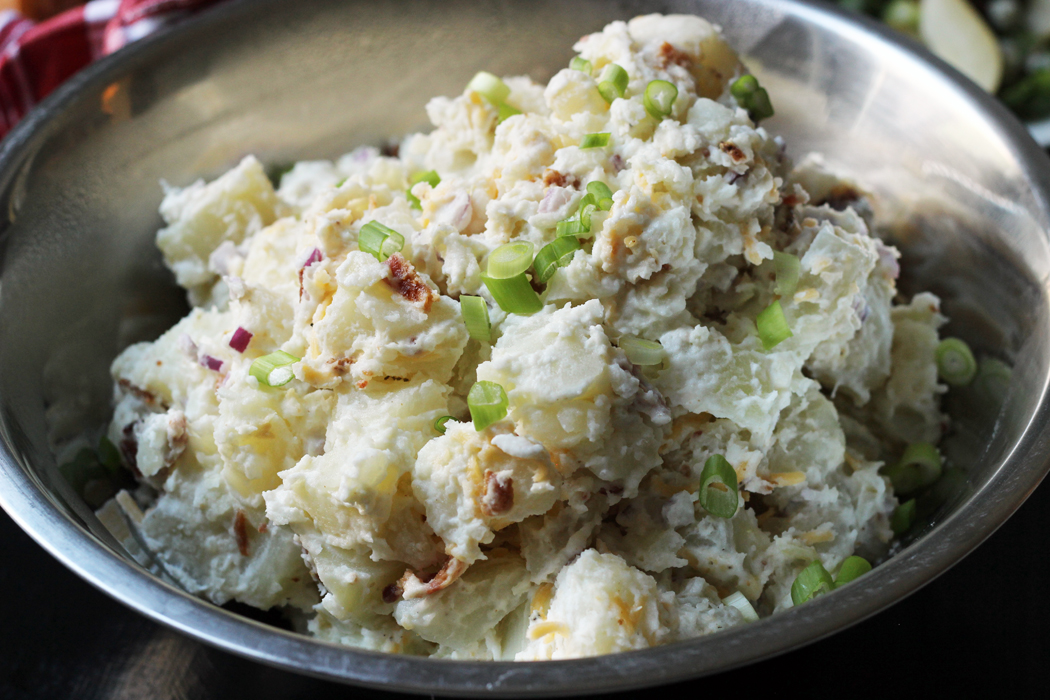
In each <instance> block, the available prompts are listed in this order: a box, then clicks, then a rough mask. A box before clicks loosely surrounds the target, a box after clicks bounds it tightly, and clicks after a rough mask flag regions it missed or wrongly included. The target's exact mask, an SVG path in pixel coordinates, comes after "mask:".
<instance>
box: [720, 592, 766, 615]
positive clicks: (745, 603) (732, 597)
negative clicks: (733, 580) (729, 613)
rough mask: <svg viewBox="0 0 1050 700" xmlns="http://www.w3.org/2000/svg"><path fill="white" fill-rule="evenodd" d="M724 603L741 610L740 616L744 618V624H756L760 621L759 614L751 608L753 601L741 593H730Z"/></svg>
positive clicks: (723, 600)
mask: <svg viewBox="0 0 1050 700" xmlns="http://www.w3.org/2000/svg"><path fill="white" fill-rule="evenodd" d="M722 602H723V603H725V604H726V605H730V606H732V607H734V608H736V609H737V610H739V611H740V615H741V616H742V617H743V618H744V622H756V621H757V620H758V613H757V612H755V609H754V608H753V607H752V606H751V601H749V600H748V599H747V597H746V596H745V595H744V594H743V593H741V592H740V591H735V592H733V593H730V594H729V595H727V596H726V597H725V598H723V599H722Z"/></svg>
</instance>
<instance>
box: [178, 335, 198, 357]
mask: <svg viewBox="0 0 1050 700" xmlns="http://www.w3.org/2000/svg"><path fill="white" fill-rule="evenodd" d="M178 348H179V350H181V351H182V352H183V353H185V354H186V356H187V357H189V358H190V359H192V360H196V359H197V344H196V343H195V342H193V338H191V337H190V336H189V334H187V333H183V334H182V335H180V336H179V340H178Z"/></svg>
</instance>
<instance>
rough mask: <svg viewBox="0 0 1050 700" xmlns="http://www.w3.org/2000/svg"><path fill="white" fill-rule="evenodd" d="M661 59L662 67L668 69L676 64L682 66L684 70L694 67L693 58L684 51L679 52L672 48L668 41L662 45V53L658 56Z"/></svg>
mask: <svg viewBox="0 0 1050 700" xmlns="http://www.w3.org/2000/svg"><path fill="white" fill-rule="evenodd" d="M657 56H658V57H659V59H660V67H661V68H667V66H669V65H670V64H672V63H674V64H676V65H679V66H681V67H682V68H689V67H691V66H692V65H693V57H692V56H690V55H689V54H687V53H686V52H684V51H679V50H678V49H676V48H675V47H673V46H671V45H670V44H669V43H667V42H666V41H665V42H664V43H662V44H660V52H659V54H657Z"/></svg>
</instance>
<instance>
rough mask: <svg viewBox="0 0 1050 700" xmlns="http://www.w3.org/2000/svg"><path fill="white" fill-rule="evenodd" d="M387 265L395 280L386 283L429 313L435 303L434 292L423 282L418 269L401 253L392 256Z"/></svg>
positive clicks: (387, 279)
mask: <svg viewBox="0 0 1050 700" xmlns="http://www.w3.org/2000/svg"><path fill="white" fill-rule="evenodd" d="M386 264H387V267H388V268H390V274H391V275H392V277H393V278H392V279H391V278H390V277H387V278H386V279H385V280H384V281H385V282H386V283H387V284H389V285H390V286H391V287H393V288H394V291H396V292H397V293H398V294H400V295H401V296H403V297H404V298H406V299H408V300H409V301H411V302H417V303H421V304H422V305H423V313H428V312H429V311H430V305H431V304H432V303H433V302H434V292H433V291H432V290H431V289H430V287H428V286H427V285H426V283H425V282H423V279H422V278H421V277H420V276H419V273H417V272H416V268H414V267H412V264H411V263H410V262H408V261H407V260H405V259H404V258H403V257H402V256H401V253H394V254H393V255H391V256H390V259H389V260H387V261H386Z"/></svg>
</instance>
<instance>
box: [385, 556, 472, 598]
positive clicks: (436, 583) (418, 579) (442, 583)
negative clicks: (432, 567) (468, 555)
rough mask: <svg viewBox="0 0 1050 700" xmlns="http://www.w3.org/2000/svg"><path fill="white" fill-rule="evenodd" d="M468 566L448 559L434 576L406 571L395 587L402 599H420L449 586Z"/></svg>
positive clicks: (451, 558) (457, 560)
mask: <svg viewBox="0 0 1050 700" xmlns="http://www.w3.org/2000/svg"><path fill="white" fill-rule="evenodd" d="M468 566H469V565H468V564H467V563H466V562H465V561H463V560H461V559H456V558H455V557H449V558H448V560H447V561H446V562H445V563H444V564H443V565H442V567H441V568H440V569H439V570H438V572H437V573H436V574H434V575H432V576H429V575H427V574H422V575H417V574H416V573H415V572H414V571H406V572H405V575H404V576H402V577H401V579H400V580H399V581H398V582H397V584H396V585H397V587H398V588H399V589H400V590H401V596H402V597H403V598H406V599H408V598H422V597H423V596H427V595H431V594H433V593H437V592H438V591H443V590H445V589H446V588H448V587H449V586H451V585H452V584H453V583H455V582H456V581H457V580H458V579H459V577H460V576H462V575H463V572H464V571H466V570H467V567H468Z"/></svg>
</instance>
